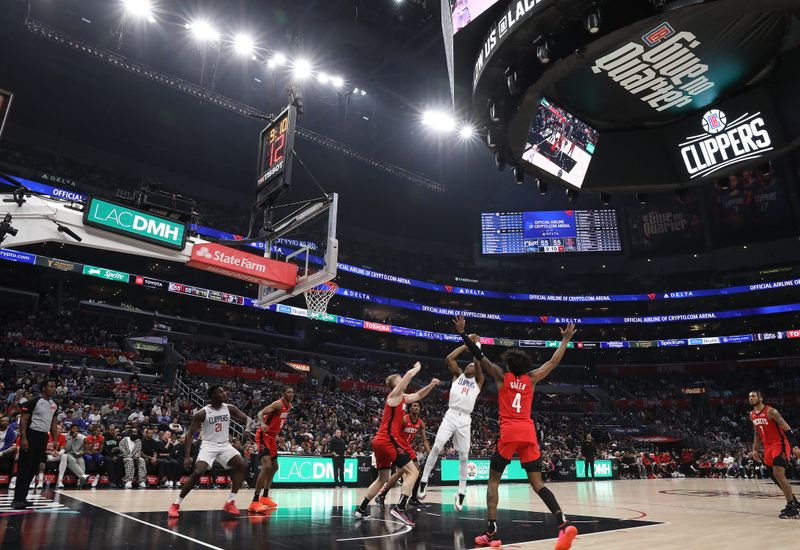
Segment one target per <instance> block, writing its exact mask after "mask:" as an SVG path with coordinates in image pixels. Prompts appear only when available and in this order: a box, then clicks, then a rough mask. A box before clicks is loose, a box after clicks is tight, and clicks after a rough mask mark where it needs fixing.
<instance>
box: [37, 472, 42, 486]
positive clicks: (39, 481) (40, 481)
mask: <svg viewBox="0 0 800 550" xmlns="http://www.w3.org/2000/svg"><path fill="white" fill-rule="evenodd" d="M36 483H37V484H38V485H39V487H44V475H42V474H39V475H38V476H36Z"/></svg>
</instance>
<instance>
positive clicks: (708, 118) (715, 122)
mask: <svg viewBox="0 0 800 550" xmlns="http://www.w3.org/2000/svg"><path fill="white" fill-rule="evenodd" d="M725 121H726V117H725V113H723V112H722V111H720V110H718V109H711V110H710V111H708V112H707V113H706V114H704V115H703V130H705V131H706V132H708V133H709V134H718V133H720V132H721V131H722V130H724V129H725Z"/></svg>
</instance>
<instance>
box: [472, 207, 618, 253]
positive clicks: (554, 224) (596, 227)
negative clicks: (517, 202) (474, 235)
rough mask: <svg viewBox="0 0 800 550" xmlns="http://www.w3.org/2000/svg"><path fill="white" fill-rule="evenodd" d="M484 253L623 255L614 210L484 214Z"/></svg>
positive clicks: (482, 231)
mask: <svg viewBox="0 0 800 550" xmlns="http://www.w3.org/2000/svg"><path fill="white" fill-rule="evenodd" d="M481 244H482V250H483V253H484V254H534V253H559V252H621V251H622V243H621V241H620V236H619V227H618V226H617V214H616V212H615V211H614V210H554V211H535V212H484V213H482V214H481Z"/></svg>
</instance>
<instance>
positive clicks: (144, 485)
mask: <svg viewBox="0 0 800 550" xmlns="http://www.w3.org/2000/svg"><path fill="white" fill-rule="evenodd" d="M139 489H147V483H145V482H144V481H140V482H139Z"/></svg>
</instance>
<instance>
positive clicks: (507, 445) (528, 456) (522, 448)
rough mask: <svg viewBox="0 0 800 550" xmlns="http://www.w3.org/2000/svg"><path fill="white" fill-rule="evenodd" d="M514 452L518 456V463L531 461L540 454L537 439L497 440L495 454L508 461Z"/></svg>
mask: <svg viewBox="0 0 800 550" xmlns="http://www.w3.org/2000/svg"><path fill="white" fill-rule="evenodd" d="M514 453H516V454H517V456H518V457H519V462H520V464H527V463H528V462H533V461H534V460H536V459H538V458H539V457H540V456H542V453H541V451H540V450H539V442H538V441H498V442H497V454H499V455H500V456H502V457H503V458H504V459H506V460H508V461H510V460H511V459H512V458H514Z"/></svg>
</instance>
